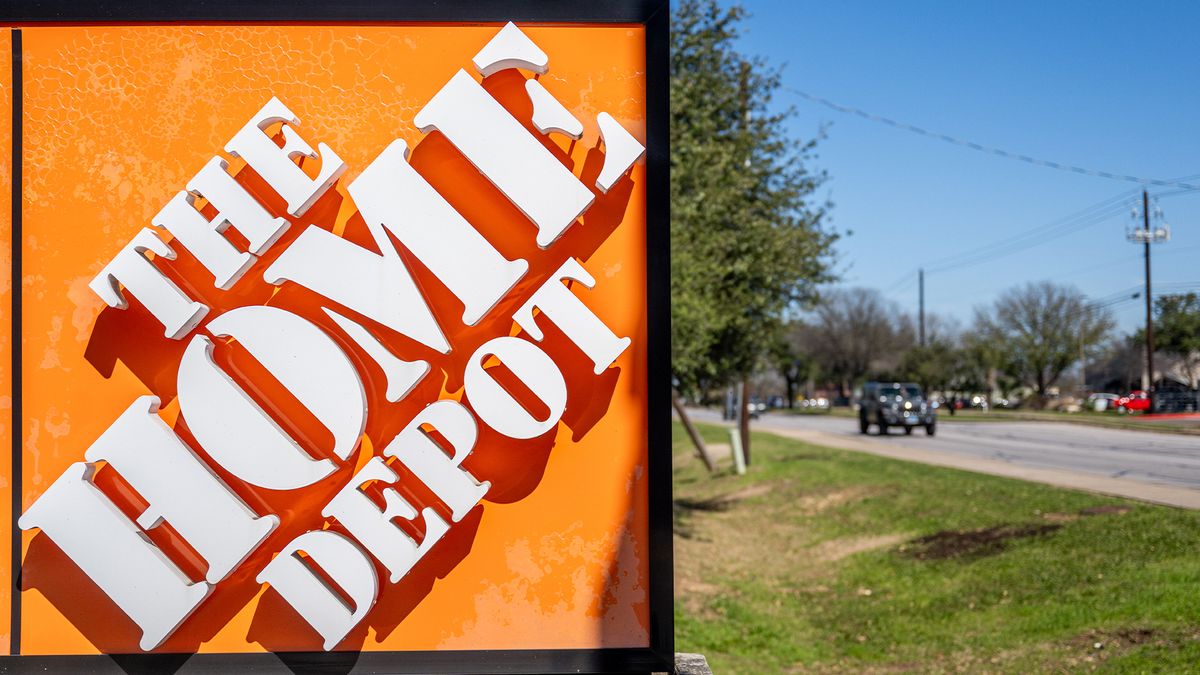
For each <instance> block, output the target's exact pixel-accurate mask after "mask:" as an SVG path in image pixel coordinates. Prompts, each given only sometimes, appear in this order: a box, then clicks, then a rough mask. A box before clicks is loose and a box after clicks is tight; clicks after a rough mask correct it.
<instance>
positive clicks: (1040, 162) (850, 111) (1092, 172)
mask: <svg viewBox="0 0 1200 675" xmlns="http://www.w3.org/2000/svg"><path fill="white" fill-rule="evenodd" d="M783 89H784V90H786V91H789V92H791V93H793V94H795V95H797V96H799V97H800V98H803V99H805V100H808V101H811V102H813V103H817V104H820V105H823V106H825V107H826V108H830V109H832V110H836V111H838V112H840V113H845V114H847V115H856V116H858V117H861V118H863V119H867V120H871V121H872V122H878V123H880V124H886V125H888V126H890V127H894V128H896V129H903V130H905V131H910V132H912V133H914V134H919V135H921V136H925V137H928V138H934V139H937V140H939V141H944V142H946V143H950V144H953V145H957V146H960V147H964V148H970V149H971V150H976V151H979V152H983V153H987V154H991V155H996V156H998V157H1004V158H1006V159H1012V160H1016V161H1019V162H1025V163H1026V164H1032V165H1034V166H1041V167H1045V168H1048V169H1058V170H1059V171H1069V172H1071V173H1077V174H1082V175H1085V176H1096V177H1099V178H1108V179H1111V180H1121V181H1126V182H1129V183H1138V184H1139V185H1154V186H1158V187H1173V188H1181V189H1184V190H1200V185H1197V184H1195V183H1183V182H1179V181H1174V180H1159V179H1157V178H1143V177H1140V176H1131V175H1128V174H1119V173H1112V172H1110V171H1101V170H1099V169H1089V168H1086V167H1082V166H1075V165H1073V164H1064V163H1062V162H1054V161H1051V160H1048V159H1040V158H1038V157H1031V156H1029V155H1024V154H1021V153H1018V152H1010V151H1008V150H1003V149H1001V148H997V147H994V146H988V145H983V144H981V143H975V142H974V141H969V140H966V139H963V138H958V137H956V136H951V135H949V134H943V133H939V132H936V131H930V130H929V129H924V128H922V127H918V126H916V125H913V124H908V123H906V122H900V121H897V120H894V119H891V118H890V117H884V116H882V115H876V114H874V113H869V112H867V111H865V110H862V109H860V108H854V107H851V106H846V105H841V104H839V103H834V102H833V101H830V100H829V99H827V98H824V97H821V96H817V95H815V94H810V93H808V92H805V91H800V90H799V89H795V88H793V87H789V86H787V85H784V86H783Z"/></svg>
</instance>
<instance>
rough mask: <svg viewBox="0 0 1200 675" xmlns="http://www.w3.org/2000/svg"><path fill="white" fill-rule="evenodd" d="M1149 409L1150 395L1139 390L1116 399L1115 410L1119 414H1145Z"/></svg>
mask: <svg viewBox="0 0 1200 675" xmlns="http://www.w3.org/2000/svg"><path fill="white" fill-rule="evenodd" d="M1149 409H1150V395H1149V394H1147V393H1146V392H1144V391H1142V390H1140V389H1139V390H1137V391H1133V392H1130V393H1129V395H1128V396H1122V397H1121V398H1119V399H1117V410H1119V411H1121V412H1146V411H1147V410H1149Z"/></svg>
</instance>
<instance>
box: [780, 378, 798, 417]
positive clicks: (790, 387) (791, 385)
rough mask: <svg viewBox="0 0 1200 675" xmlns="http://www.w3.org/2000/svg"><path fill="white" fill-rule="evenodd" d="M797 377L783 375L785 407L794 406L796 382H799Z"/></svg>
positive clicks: (789, 408)
mask: <svg viewBox="0 0 1200 675" xmlns="http://www.w3.org/2000/svg"><path fill="white" fill-rule="evenodd" d="M799 380H800V378H798V377H788V376H786V375H784V377H783V381H784V387H785V388H786V389H787V407H788V410H791V409H792V408H795V407H796V384H797V383H798V382H799Z"/></svg>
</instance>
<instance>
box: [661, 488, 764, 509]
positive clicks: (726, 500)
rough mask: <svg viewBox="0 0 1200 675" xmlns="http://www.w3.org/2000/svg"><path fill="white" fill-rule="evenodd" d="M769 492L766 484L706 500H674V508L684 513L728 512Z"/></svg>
mask: <svg viewBox="0 0 1200 675" xmlns="http://www.w3.org/2000/svg"><path fill="white" fill-rule="evenodd" d="M770 491H771V486H770V485H767V484H762V485H751V486H750V487H747V488H743V489H741V490H738V491H736V492H730V493H728V494H724V495H717V496H716V497H709V498H708V499H676V500H675V506H676V507H677V508H680V509H683V510H685V511H709V512H713V511H728V510H729V509H731V508H733V506H734V505H735V504H737V503H738V502H740V501H742V500H744V499H751V498H753V497H761V496H763V495H765V494H767V493H769V492H770Z"/></svg>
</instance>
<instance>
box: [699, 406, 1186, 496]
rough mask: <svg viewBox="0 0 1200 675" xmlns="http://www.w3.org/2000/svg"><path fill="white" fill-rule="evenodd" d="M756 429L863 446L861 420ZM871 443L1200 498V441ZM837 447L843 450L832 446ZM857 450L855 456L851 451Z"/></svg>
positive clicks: (963, 436)
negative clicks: (1195, 493)
mask: <svg viewBox="0 0 1200 675" xmlns="http://www.w3.org/2000/svg"><path fill="white" fill-rule="evenodd" d="M689 412H692V413H693V414H694V417H695V419H697V420H698V421H699V420H702V421H706V422H720V421H721V416H720V413H718V412H716V411H709V410H693V411H689ZM752 428H753V429H760V430H763V431H770V430H772V429H782V430H798V431H814V432H821V433H822V434H823V435H824V437H825V438H827V439H829V440H831V441H835V440H836V439H845V441H846V442H847V443H855V442H862V440H864V437H863V436H862V435H861V434H859V431H858V420H857V419H855V418H850V417H834V416H830V415H787V414H781V413H769V414H767V415H764V416H762V417H761V418H759V419H757V420H754V421H753V423H752ZM876 433H877V432H876V428H875V427H874V426H872V427H871V436H870V439H869V440H870V441H872V442H874V444H883V443H892V444H895V445H896V446H904V447H908V448H919V449H923V450H931V451H936V452H940V453H951V454H958V455H962V456H964V457H977V458H983V459H988V460H993V461H1000V462H1005V463H1008V464H1012V465H1016V466H1021V467H1028V468H1035V469H1058V470H1066V471H1072V472H1077V473H1081V474H1088V475H1096V476H1104V477H1108V478H1120V479H1126V480H1131V481H1140V482H1146V483H1156V484H1160V485H1171V486H1177V487H1183V488H1189V489H1194V490H1200V437H1198V436H1183V435H1172V434H1165V433H1155V432H1150V431H1126V430H1122V429H1102V428H1098V427H1089V426H1085V425H1082V424H1062V423H1057V422H952V421H947V420H946V418H945V417H943V418H941V419H940V420H939V424H938V430H937V435H936V436H934V437H928V436H926V435H925V431H924V429H920V428H918V429H917V430H915V431H914V432H913V434H912V435H911V436H905V435H904V432H903V431H900V432H897V431H896V430H895V429H893V430H892V433H891V434H890V435H888V436H882V437H881V436H877V435H876ZM831 444H836V443H831ZM852 449H853V448H852Z"/></svg>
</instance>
